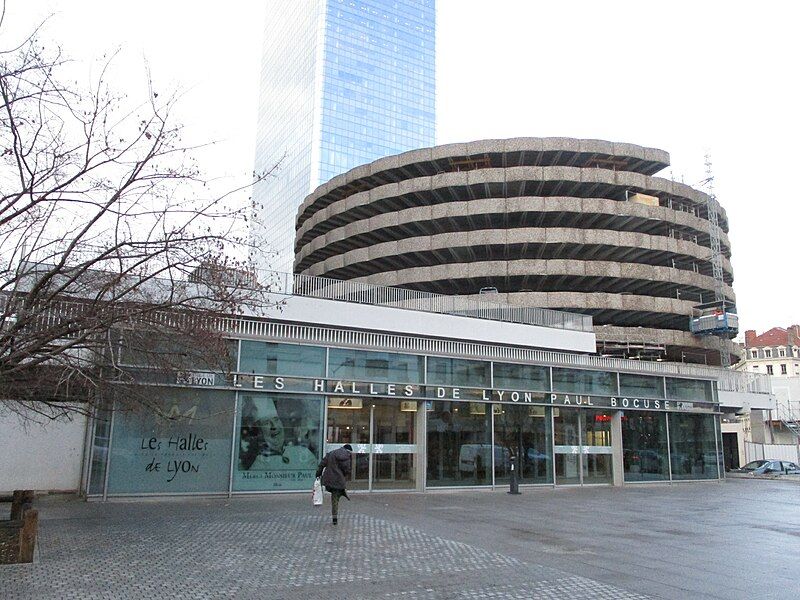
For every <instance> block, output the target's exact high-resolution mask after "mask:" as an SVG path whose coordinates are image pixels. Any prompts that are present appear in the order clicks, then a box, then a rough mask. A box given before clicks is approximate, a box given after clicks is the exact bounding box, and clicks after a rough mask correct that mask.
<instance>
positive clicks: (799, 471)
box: [731, 460, 800, 475]
mask: <svg viewBox="0 0 800 600" xmlns="http://www.w3.org/2000/svg"><path fill="white" fill-rule="evenodd" d="M731 473H747V474H749V475H765V474H768V473H776V474H778V473H780V474H785V475H800V467H798V466H797V465H796V464H795V463H793V462H789V461H788V460H754V461H751V462H749V463H747V464H746V465H745V466H743V467H742V468H741V469H732V470H731Z"/></svg>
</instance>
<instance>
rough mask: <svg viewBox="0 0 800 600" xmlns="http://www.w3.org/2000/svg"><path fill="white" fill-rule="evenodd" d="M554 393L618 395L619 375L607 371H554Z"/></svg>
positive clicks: (555, 369) (556, 369)
mask: <svg viewBox="0 0 800 600" xmlns="http://www.w3.org/2000/svg"><path fill="white" fill-rule="evenodd" d="M553 391H554V392H563V393H566V394H597V395H601V396H614V395H616V394H617V374H616V373H609V372H606V371H579V370H575V369H558V368H554V369H553Z"/></svg>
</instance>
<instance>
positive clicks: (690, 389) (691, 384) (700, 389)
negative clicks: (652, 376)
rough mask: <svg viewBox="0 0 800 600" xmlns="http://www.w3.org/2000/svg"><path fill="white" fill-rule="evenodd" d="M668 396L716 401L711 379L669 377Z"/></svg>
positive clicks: (674, 398) (680, 398) (678, 398)
mask: <svg viewBox="0 0 800 600" xmlns="http://www.w3.org/2000/svg"><path fill="white" fill-rule="evenodd" d="M666 381H667V398H669V399H672V400H701V401H705V402H713V401H714V393H713V391H712V386H711V382H710V381H704V380H700V379H680V378H677V377H667V379H666Z"/></svg>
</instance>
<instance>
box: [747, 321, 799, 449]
mask: <svg viewBox="0 0 800 600" xmlns="http://www.w3.org/2000/svg"><path fill="white" fill-rule="evenodd" d="M743 350H744V353H743V359H742V361H741V362H740V363H739V364H738V365H737V369H739V370H741V371H746V372H749V373H757V374H762V375H767V376H769V378H770V379H771V381H772V391H773V394H774V396H775V406H774V407H773V410H770V411H760V412H759V413H757V414H755V415H750V436H749V438H748V441H752V442H756V443H762V444H798V443H800V325H791V326H790V327H787V328H783V327H773V328H772V329H769V330H767V331H765V332H764V333H762V334H760V335H759V334H758V333H757V332H756V331H754V330H748V331H745V342H744V347H743Z"/></svg>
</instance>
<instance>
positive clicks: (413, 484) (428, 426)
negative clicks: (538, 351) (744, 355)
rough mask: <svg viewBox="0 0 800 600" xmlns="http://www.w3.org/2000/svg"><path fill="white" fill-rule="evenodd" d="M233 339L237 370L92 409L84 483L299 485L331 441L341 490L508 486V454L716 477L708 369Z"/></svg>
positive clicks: (546, 477)
mask: <svg viewBox="0 0 800 600" xmlns="http://www.w3.org/2000/svg"><path fill="white" fill-rule="evenodd" d="M232 347H238V348H239V349H240V355H239V360H238V364H239V372H238V373H239V375H238V376H236V377H228V376H224V375H222V374H221V373H218V374H216V375H215V374H214V373H207V372H204V371H198V372H190V373H188V375H187V374H186V373H184V372H181V374H180V375H179V376H178V378H177V380H175V379H171V380H170V382H167V379H168V378H164V377H162V379H147V381H154V382H155V381H158V382H159V383H158V384H157V385H154V386H153V388H152V389H153V398H154V400H153V406H154V407H155V408H156V411H155V412H139V413H134V412H124V411H120V412H116V413H115V414H114V416H113V419H105V420H103V419H98V420H96V421H95V425H94V432H93V436H92V456H91V462H90V464H89V469H88V470H89V475H90V478H89V482H88V484H87V491H88V492H89V493H90V494H91V495H104V494H108V495H120V494H150V493H155V494H163V493H236V492H272V491H295V490H307V489H310V487H311V484H312V482H313V479H314V474H315V471H316V468H317V465H318V464H319V461H320V460H321V458H322V456H323V455H324V453H325V452H327V451H330V450H332V449H334V448H336V447H339V446H341V445H343V444H346V443H349V444H351V445H352V446H353V449H354V453H353V459H352V460H353V464H352V473H351V481H350V482H349V487H350V488H351V489H356V490H358V489H361V490H383V489H386V490H390V489H391V490H422V489H425V487H431V488H438V487H447V486H450V487H471V486H490V485H507V484H508V483H509V481H510V477H511V470H510V467H511V458H512V457H514V459H515V461H516V465H517V476H518V477H519V482H520V483H521V484H549V485H553V484H557V485H564V484H566V485H589V484H606V485H609V484H613V483H614V473H615V469H617V470H618V475H621V476H623V478H624V481H625V482H634V481H670V480H688V479H715V478H718V477H719V476H720V468H719V456H718V454H719V451H718V446H719V445H720V444H718V441H717V440H718V436H719V435H720V434H719V428H718V426H717V420H718V416H717V415H716V414H713V413H710V412H708V411H710V410H713V409H714V407H715V405H714V404H713V401H714V400H715V397H716V395H715V386H714V384H713V382H711V381H706V380H693V379H688V378H682V377H664V376H659V375H651V374H641V373H617V372H613V371H601V370H590V369H572V368H567V367H549V366H542V365H527V364H526V365H522V364H513V363H505V362H494V363H493V362H491V361H483V360H465V359H460V358H449V357H441V356H428V357H425V356H422V355H414V354H400V353H390V352H381V351H367V350H356V349H346V348H325V347H321V346H311V345H300V344H288V343H276V342H262V341H253V340H242V341H241V342H238V343H237V344H235V345H233V346H232ZM326 361H327V362H326ZM176 381H177V384H179V385H176ZM189 386H194V387H189ZM201 386H202V387H201ZM434 386H438V387H434ZM440 393H441V394H444V395H446V396H445V397H442V396H439V394H440ZM434 398H435V399H434ZM481 398H483V400H484V401H478V400H480V399H481ZM570 404H571V405H570ZM635 409H638V410H635ZM689 411H691V412H689ZM701 411H706V412H701ZM615 436H616V437H615ZM617 437H619V439H617ZM613 448H618V449H619V450H618V452H619V453H618V454H616V456H617V459H616V460H619V457H621V461H620V463H618V464H616V463H615V454H614V452H613V450H612V449H613ZM106 480H107V481H106ZM618 482H619V477H618Z"/></svg>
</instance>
